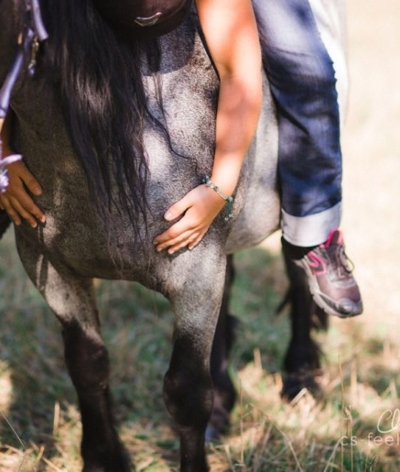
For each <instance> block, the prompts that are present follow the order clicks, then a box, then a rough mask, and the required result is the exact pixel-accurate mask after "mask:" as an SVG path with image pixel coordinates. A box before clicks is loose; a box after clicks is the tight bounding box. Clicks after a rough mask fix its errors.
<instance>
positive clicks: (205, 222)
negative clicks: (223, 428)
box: [153, 185, 225, 254]
mask: <svg viewBox="0 0 400 472" xmlns="http://www.w3.org/2000/svg"><path fill="white" fill-rule="evenodd" d="M224 206H225V200H224V199H223V198H221V196H220V195H218V194H217V193H216V192H215V191H214V190H212V189H211V188H209V187H207V186H206V185H199V186H198V187H196V188H195V189H193V190H191V191H190V192H189V193H188V194H186V195H185V197H183V198H182V200H179V202H177V203H175V204H174V205H172V206H171V207H170V208H169V209H168V210H167V211H166V213H165V215H164V218H165V219H166V220H167V221H172V220H175V219H176V218H178V217H180V216H182V215H183V216H182V218H181V219H180V220H179V221H178V222H177V223H175V224H173V225H172V226H171V227H170V228H169V229H168V230H167V231H164V233H162V234H160V235H159V236H157V237H156V238H155V240H154V241H153V243H154V245H155V247H156V250H157V251H158V252H160V251H162V250H163V249H167V250H168V253H169V254H173V253H174V252H176V251H179V249H182V248H183V247H186V246H187V248H188V249H193V248H194V247H195V246H197V244H199V242H200V241H201V240H202V238H203V236H204V235H205V234H206V232H207V230H208V228H209V227H210V225H211V223H212V222H213V220H214V218H215V217H216V216H217V215H218V213H219V212H220V211H221V210H222V208H223V207H224Z"/></svg>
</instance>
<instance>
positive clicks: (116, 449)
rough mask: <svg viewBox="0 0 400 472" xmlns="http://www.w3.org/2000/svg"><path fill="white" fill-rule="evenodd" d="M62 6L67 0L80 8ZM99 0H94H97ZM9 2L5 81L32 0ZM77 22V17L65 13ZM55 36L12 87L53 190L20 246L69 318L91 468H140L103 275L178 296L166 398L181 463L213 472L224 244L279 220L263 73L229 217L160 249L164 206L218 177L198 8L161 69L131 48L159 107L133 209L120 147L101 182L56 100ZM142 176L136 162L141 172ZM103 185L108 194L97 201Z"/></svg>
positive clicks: (65, 325)
mask: <svg viewBox="0 0 400 472" xmlns="http://www.w3.org/2000/svg"><path fill="white" fill-rule="evenodd" d="M42 3H43V6H44V9H45V10H46V12H47V15H46V26H47V25H48V26H49V30H50V33H51V31H52V30H54V29H55V27H56V23H55V20H53V16H52V15H51V14H50V12H51V11H52V8H53V11H54V9H55V8H56V7H55V6H54V7H53V6H52V7H50V4H51V2H50V1H47V0H46V1H43V2H42ZM58 3H59V5H60V8H61V7H62V6H64V7H65V8H69V6H68V5H69V4H74V5H75V6H77V5H79V4H80V2H78V1H75V2H74V1H72V0H70V2H67V0H60V1H59V2H58ZM90 3H91V2H87V5H86V8H88V9H90V8H91V6H90ZM0 7H1V16H0V79H1V81H3V79H4V76H5V74H6V71H7V69H8V67H9V65H10V63H11V61H12V57H13V56H14V54H15V49H16V46H15V45H16V38H17V37H18V33H19V32H20V28H21V24H22V15H23V9H24V3H23V2H22V1H21V0H0ZM71 8H72V7H71ZM75 13H76V12H75ZM79 18H81V17H79ZM75 19H76V20H77V21H78V18H77V17H76V18H75V17H73V16H70V21H75ZM62 20H63V21H66V20H65V19H64V18H62ZM53 21H54V24H52V22H53ZM79 21H81V22H82V20H81V19H79ZM78 35H79V28H78V27H77V36H78ZM51 41H52V36H51V34H50V40H49V47H48V49H46V48H44V49H43V51H42V53H41V57H40V59H41V60H42V67H41V68H39V73H38V74H37V77H36V78H34V79H33V80H27V78H26V77H23V78H22V79H21V80H19V82H18V83H17V86H16V88H15V90H14V98H13V110H14V112H15V115H16V120H15V123H14V130H13V143H14V146H15V147H16V148H17V149H18V151H19V152H21V153H22V154H23V156H24V160H25V163H26V165H27V166H28V167H29V168H30V170H31V171H32V172H33V174H34V175H35V176H36V177H37V178H38V180H39V181H40V182H41V184H42V186H43V188H44V189H45V191H44V192H43V195H42V196H41V197H39V198H37V203H38V205H39V206H40V207H41V208H42V209H43V210H44V211H45V213H46V217H47V222H46V224H45V225H43V226H40V227H38V228H36V229H32V228H30V227H29V226H28V225H21V226H20V227H18V228H16V244H17V248H18V252H19V255H20V258H21V261H22V263H23V265H24V267H25V270H26V272H27V274H28V275H29V277H30V279H31V280H32V282H33V283H34V285H35V286H36V287H37V289H38V290H39V291H40V293H41V294H42V295H43V297H44V298H45V300H46V301H47V303H48V305H49V306H50V308H51V309H52V310H53V312H54V313H55V315H56V317H57V319H58V320H59V322H60V324H61V328H62V333H63V339H64V345H65V361H66V365H67V368H68V371H69V373H70V376H71V379H72V382H73V384H74V386H75V388H76V391H77V395H78V400H79V407H80V412H81V418H82V428H83V439H82V446H81V451H82V457H83V462H84V471H85V472H95V471H96V472H100V471H102V472H111V471H118V472H123V471H128V470H131V465H130V461H129V459H128V458H127V455H126V453H125V451H124V448H123V446H122V445H121V443H120V441H119V438H118V434H117V432H116V429H115V426H114V423H113V415H112V410H111V403H110V392H109V375H110V374H109V360H108V353H107V349H106V346H105V344H104V342H103V340H102V337H101V332H100V323H99V317H98V313H97V309H96V301H95V298H94V290H93V279H94V278H104V279H124V280H131V281H136V282H139V283H141V284H143V285H144V286H146V287H148V288H150V289H153V290H157V291H158V292H160V293H162V294H163V295H164V296H165V297H166V298H167V299H168V300H169V301H170V303H171V306H172V309H173V311H174V335H173V351H172V357H171V361H170V366H169V369H168V371H167V373H166V375H165V379H164V399H165V403H166V406H167V409H168V411H169V412H170V414H171V416H172V418H173V420H174V422H175V424H176V427H177V431H178V433H179V436H180V441H181V470H182V471H183V472H204V471H206V470H208V467H207V462H206V456H205V448H204V442H205V431H206V427H207V423H208V421H209V419H210V415H211V412H212V405H213V387H212V380H211V376H210V366H209V359H210V353H211V347H212V342H213V336H214V332H215V327H216V324H217V319H218V313H219V309H220V306H221V300H222V297H223V290H224V281H225V273H226V254H228V253H233V252H235V251H237V250H239V249H243V248H245V247H250V246H253V245H255V244H257V243H259V242H260V241H262V240H263V239H265V238H266V237H267V236H268V235H270V234H271V233H272V232H274V231H275V230H276V229H277V228H278V224H279V199H278V195H277V191H276V165H277V126H276V118H275V111H274V107H273V103H272V100H271V97H270V94H269V88H268V84H267V81H266V79H265V82H264V92H265V93H264V106H263V113H262V116H261V118H260V122H259V125H258V129H257V133H256V136H255V137H254V140H253V143H252V145H251V147H250V149H249V152H248V156H247V159H246V161H245V165H244V167H243V170H242V174H241V178H240V181H239V185H238V189H237V193H236V197H235V204H234V217H233V219H232V220H231V221H225V220H224V218H223V215H221V216H220V217H218V218H217V220H216V221H215V223H214V224H213V226H212V227H211V229H210V230H209V231H208V233H207V235H206V236H205V238H204V240H203V241H202V242H201V244H200V245H199V246H197V247H196V248H195V249H194V250H193V251H181V252H180V253H178V254H175V255H173V256H169V255H167V254H165V253H161V254H159V253H157V252H156V251H155V250H154V249H153V248H152V246H151V243H150V242H151V241H152V240H153V238H154V237H155V236H156V235H158V234H160V233H161V232H163V231H164V230H165V229H166V227H167V224H166V223H165V221H164V220H163V214H164V211H165V209H166V208H168V206H169V205H171V204H172V203H174V202H176V201H178V200H179V199H180V198H182V197H183V196H184V195H185V194H186V193H187V192H188V191H189V190H190V189H192V188H194V187H195V186H197V185H198V184H199V183H200V182H201V180H202V178H203V177H204V176H205V175H208V174H209V173H210V169H211V166H212V159H213V150H214V132H215V128H214V125H215V107H216V96H217V92H218V80H217V76H216V74H215V70H214V68H213V67H212V65H211V62H210V59H209V57H208V55H207V52H206V50H205V48H204V45H203V42H202V39H201V36H200V35H199V33H198V25H197V18H196V16H195V14H194V13H192V14H191V15H190V17H189V18H188V19H187V20H186V21H185V23H184V24H183V25H181V26H180V27H179V29H177V30H176V31H174V32H172V33H170V34H168V35H166V36H164V37H162V38H161V39H159V40H158V41H157V44H156V46H157V51H158V53H159V57H158V63H157V67H156V68H155V67H154V64H153V63H152V60H153V59H152V58H153V54H152V52H154V51H152V50H150V49H147V48H146V47H145V46H143V48H142V49H140V51H138V52H137V53H136V58H137V59H139V60H140V74H141V77H142V84H143V90H144V91H145V99H146V110H147V113H148V116H150V117H151V119H145V120H143V129H142V131H141V139H142V143H143V150H144V152H143V155H142V158H143V159H145V166H147V168H146V172H145V174H146V178H145V180H144V181H143V180H141V181H140V182H139V183H143V182H145V186H144V187H143V188H144V191H145V197H144V200H143V201H141V203H140V205H138V206H137V207H132V206H129V202H130V200H129V198H130V196H129V195H128V196H127V193H126V191H125V189H123V190H121V187H124V186H126V184H127V182H129V180H128V178H127V177H126V175H125V174H124V173H123V172H122V178H121V179H120V177H121V168H120V167H118V165H119V164H118V163H117V164H115V166H116V167H115V166H114V163H108V161H107V159H108V157H109V155H110V154H112V150H111V151H110V150H109V149H108V150H107V151H106V150H104V155H105V156H106V160H105V161H102V162H103V164H104V162H105V168H106V170H109V174H107V175H109V177H107V176H106V178H105V180H104V179H103V180H98V177H99V174H98V173H97V174H96V173H94V174H93V176H92V175H91V174H90V170H91V168H90V166H86V163H85V161H84V159H85V157H86V156H83V160H82V155H80V156H79V154H80V153H79V152H78V151H77V149H78V148H79V143H77V142H76V137H75V135H74V134H73V131H74V123H71V119H70V118H68V110H66V107H67V108H68V106H67V105H66V103H65V101H63V99H62V96H61V97H60V90H59V87H61V90H62V89H63V81H64V80H66V79H65V78H64V77H58V79H57V80H53V77H52V71H49V70H47V69H46V64H47V63H46V54H47V53H48V51H50V52H49V54H51V47H52V43H51ZM116 45H117V42H113V43H111V44H107V47H108V48H109V51H108V54H110V57H111V56H112V55H113V54H114V53H115V54H117V50H113V47H116ZM79 47H80V46H79V44H76V48H77V50H74V51H72V54H76V55H78V56H79V52H80V51H79ZM53 52H54V51H53ZM49 77H50V78H49ZM61 95H62V92H61ZM69 98H70V99H71V100H72V99H73V97H69ZM64 99H65V97H64ZM81 116H84V113H81ZM68 120H69V121H68ZM138 128H139V127H138ZM75 132H76V133H78V132H79V130H78V129H75ZM99 139H101V137H100V136H99ZM97 157H98V156H96V158H97ZM100 158H101V156H100ZM100 158H99V159H100ZM85 166H86V167H85ZM103 170H104V169H103ZM142 174H143V173H142V168H141V167H140V166H139V167H138V171H137V175H138V176H139V180H140V178H141V176H142ZM91 179H92V180H91ZM107 179H108V180H107ZM139 188H142V187H140V186H139ZM104 190H105V191H109V195H108V196H107V197H106V198H104V199H101V198H102V194H101V193H102V192H103V191H104ZM128 192H129V190H128ZM133 192H134V190H133ZM134 197H135V195H134ZM134 197H133V198H134ZM99 199H100V200H99ZM127 202H128V204H127ZM101 205H105V207H106V208H105V209H104V208H101ZM125 209H126V210H127V211H124V210H125Z"/></svg>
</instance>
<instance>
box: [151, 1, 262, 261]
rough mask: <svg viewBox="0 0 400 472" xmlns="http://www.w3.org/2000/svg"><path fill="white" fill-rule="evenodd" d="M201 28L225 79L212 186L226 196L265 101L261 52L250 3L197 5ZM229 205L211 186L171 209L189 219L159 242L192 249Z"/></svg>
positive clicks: (170, 215)
mask: <svg viewBox="0 0 400 472" xmlns="http://www.w3.org/2000/svg"><path fill="white" fill-rule="evenodd" d="M196 4H197V10H198V14H199V19H200V23H201V26H202V29H203V32H204V36H205V38H206V42H207V46H208V48H209V51H210V54H211V57H212V59H213V61H214V64H215V67H216V69H217V72H218V75H219V79H220V90H219V98H218V109H217V120H216V149H215V155H214V164H213V169H212V174H211V180H212V182H213V183H214V184H215V185H217V186H218V187H219V189H220V190H221V191H222V193H223V194H224V195H227V196H229V195H231V194H232V193H233V191H234V190H235V187H236V184H237V181H238V178H239V174H240V169H241V167H242V164H243V159H244V156H245V154H246V152H247V149H248V147H249V145H250V142H251V140H252V138H253V135H254V133H255V129H256V126H257V122H258V118H259V114H260V109H261V99H262V78H261V67H262V66H261V51H260V45H259V39H258V33H257V27H256V22H255V18H254V12H253V8H252V4H251V1H250V0H196ZM224 205H225V200H223V199H222V198H221V196H220V195H218V194H217V193H216V192H215V191H214V190H212V189H211V188H209V187H206V186H205V185H201V186H199V187H196V188H195V189H193V190H192V191H191V192H189V193H188V194H187V195H186V196H185V197H184V198H183V199H182V200H180V201H179V202H177V203H176V204H174V205H173V206H172V207H170V208H169V209H168V210H167V212H166V214H165V218H166V219H167V220H169V221H171V220H173V219H175V218H177V217H179V216H180V215H182V214H184V216H183V218H182V219H181V220H179V221H178V222H177V223H175V224H174V225H173V226H171V228H169V229H168V230H167V231H165V232H164V233H163V234H161V235H159V236H157V238H156V239H155V241H154V244H155V245H156V249H157V250H158V251H161V250H163V249H168V252H169V253H171V254H172V253H174V252H175V251H177V250H179V249H181V248H182V247H185V246H188V248H189V249H192V248H193V247H194V246H196V245H197V244H198V243H199V242H200V241H201V239H202V238H203V236H204V234H205V233H206V232H207V230H208V228H209V226H210V225H211V223H212V221H213V220H214V218H215V217H216V216H217V215H218V213H219V212H220V211H221V209H222V208H223V207H224Z"/></svg>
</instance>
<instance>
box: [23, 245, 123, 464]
mask: <svg viewBox="0 0 400 472" xmlns="http://www.w3.org/2000/svg"><path fill="white" fill-rule="evenodd" d="M19 249H20V254H21V260H22V261H23V263H24V265H25V269H26V270H27V272H28V275H29V276H30V277H31V279H32V280H33V282H34V283H35V285H36V286H37V288H38V289H39V290H40V292H41V293H42V295H43V296H44V298H45V299H46V301H47V303H48V304H49V306H50V308H51V309H52V310H53V311H54V313H55V314H56V316H57V318H58V320H59V321H60V323H61V327H62V334H63V339H64V349H65V350H64V352H65V362H66V365H67V368H68V371H69V374H70V376H71V379H72V382H73V384H74V386H75V388H76V392H77V395H78V401H79V407H80V413H81V420H82V433H83V434H82V444H81V452H82V458H83V463H84V467H83V471H84V472H128V471H130V470H131V465H130V463H129V460H128V457H127V454H126V452H125V450H124V448H123V446H122V444H121V442H120V440H119V438H118V434H117V432H116V429H115V426H114V420H113V415H112V409H111V401H110V391H109V358H108V352H107V349H106V346H105V344H104V342H103V339H102V337H101V334H100V326H99V325H100V323H99V318H98V313H97V309H96V304H95V299H94V292H93V286H92V280H90V279H84V278H79V277H75V276H73V275H72V274H71V273H70V272H69V271H68V270H65V271H64V270H56V269H55V268H54V267H53V265H52V264H51V263H50V262H49V260H48V259H47V258H46V257H45V256H38V257H32V254H30V253H29V252H28V251H27V250H26V248H24V247H23V246H22V247H21V245H20V248H19Z"/></svg>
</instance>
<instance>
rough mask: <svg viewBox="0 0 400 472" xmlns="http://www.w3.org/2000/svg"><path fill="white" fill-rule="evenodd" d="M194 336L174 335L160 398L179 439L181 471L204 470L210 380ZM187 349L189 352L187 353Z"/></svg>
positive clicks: (202, 471)
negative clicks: (176, 336) (175, 336)
mask: <svg viewBox="0 0 400 472" xmlns="http://www.w3.org/2000/svg"><path fill="white" fill-rule="evenodd" d="M195 346H196V340H195V339H190V338H189V337H187V338H180V339H177V340H176V341H175V343H174V349H173V353H172V358H171V363H170V367H169V369H168V372H167V373H166V375H165V379H164V400H165V404H166V406H167V409H168V411H169V413H170V414H171V416H172V417H173V419H174V421H175V423H176V425H177V428H178V432H179V436H180V441H181V471H182V472H204V471H207V470H208V467H207V463H206V458H205V457H206V455H205V430H206V427H207V423H208V419H209V417H210V414H211V410H212V404H213V390H212V382H211V377H210V374H209V370H208V366H207V365H205V362H204V361H205V360H204V355H203V353H202V352H196V350H195V349H196V348H195ZM188 353H190V355H188Z"/></svg>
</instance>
